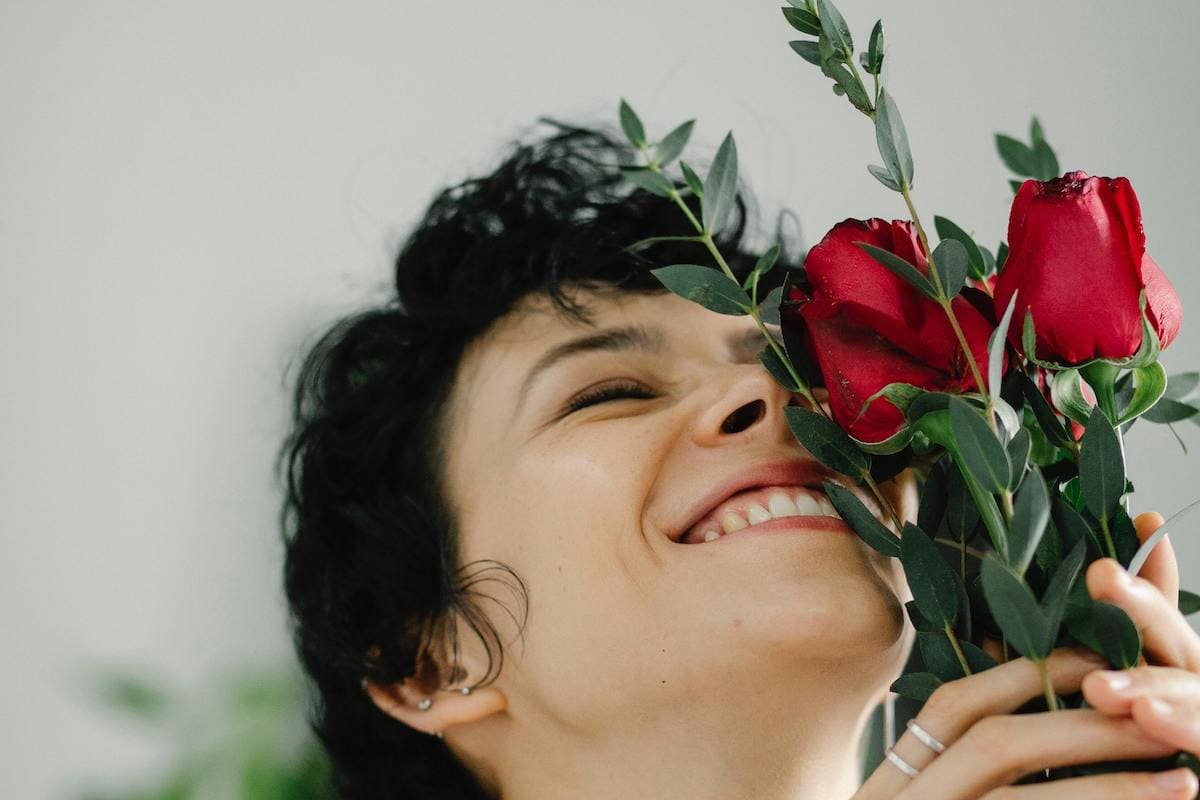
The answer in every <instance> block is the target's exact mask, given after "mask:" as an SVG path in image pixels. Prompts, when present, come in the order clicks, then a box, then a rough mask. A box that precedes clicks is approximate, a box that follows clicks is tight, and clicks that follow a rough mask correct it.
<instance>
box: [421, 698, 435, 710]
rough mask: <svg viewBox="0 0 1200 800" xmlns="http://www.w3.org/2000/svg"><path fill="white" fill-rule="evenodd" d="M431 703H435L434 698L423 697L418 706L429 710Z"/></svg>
mask: <svg viewBox="0 0 1200 800" xmlns="http://www.w3.org/2000/svg"><path fill="white" fill-rule="evenodd" d="M431 705H433V699H432V698H429V697H425V698H422V699H421V702H419V703H417V708H419V709H421V710H422V711H428V710H429V707H430V706H431Z"/></svg>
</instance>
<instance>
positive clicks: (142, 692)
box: [100, 672, 170, 720]
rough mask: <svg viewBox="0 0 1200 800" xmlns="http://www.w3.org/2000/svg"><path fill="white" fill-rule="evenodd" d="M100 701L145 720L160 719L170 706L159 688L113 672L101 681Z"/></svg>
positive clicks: (163, 691) (165, 693)
mask: <svg viewBox="0 0 1200 800" xmlns="http://www.w3.org/2000/svg"><path fill="white" fill-rule="evenodd" d="M100 699H101V700H102V701H103V702H104V703H106V704H108V705H110V706H112V707H114V708H117V709H120V710H121V711H124V712H125V713H127V714H130V715H132V716H135V717H140V718H142V719H145V720H154V719H160V718H161V717H162V716H163V715H164V713H165V712H166V710H167V708H168V706H169V705H170V697H169V696H168V694H167V692H166V691H165V690H164V689H163V688H162V687H161V686H158V685H157V684H155V683H152V682H151V681H149V680H147V679H144V678H139V677H136V676H134V675H129V674H125V673H115V672H114V673H109V674H107V675H105V676H103V678H102V679H101V681H100Z"/></svg>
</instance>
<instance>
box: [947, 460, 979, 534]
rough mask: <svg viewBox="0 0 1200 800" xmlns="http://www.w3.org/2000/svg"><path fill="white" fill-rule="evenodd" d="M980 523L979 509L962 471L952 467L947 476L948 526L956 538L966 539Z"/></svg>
mask: <svg viewBox="0 0 1200 800" xmlns="http://www.w3.org/2000/svg"><path fill="white" fill-rule="evenodd" d="M978 524H979V509H978V508H977V507H976V506H975V500H974V499H973V498H972V497H971V492H970V490H969V489H968V488H967V484H966V481H965V480H964V479H963V476H962V472H960V471H959V470H958V468H956V467H951V468H950V470H949V474H948V475H947V478H946V528H947V529H948V530H949V531H950V533H951V534H953V535H954V537H955V538H957V539H960V540H963V541H966V540H967V539H970V538H971V534H972V533H974V532H975V527H976V526H977V525H978Z"/></svg>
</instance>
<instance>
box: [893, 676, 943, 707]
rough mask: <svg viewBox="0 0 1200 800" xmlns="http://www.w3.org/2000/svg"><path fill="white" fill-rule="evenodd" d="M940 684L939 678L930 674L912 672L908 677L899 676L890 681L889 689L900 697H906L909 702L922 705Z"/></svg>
mask: <svg viewBox="0 0 1200 800" xmlns="http://www.w3.org/2000/svg"><path fill="white" fill-rule="evenodd" d="M942 683H943V681H942V680H941V678H939V677H938V676H936V675H934V674H932V673H929V672H912V673H909V674H908V675H901V676H900V677H899V678H897V679H896V680H894V681H892V685H891V686H890V687H889V688H890V689H891V690H892V691H893V692H895V693H896V694H898V695H900V696H901V697H907V698H908V699H909V700H916V701H917V702H918V703H924V702H925V701H926V700H928V699H929V696H930V695H931V694H933V693H934V692H935V691H936V690H937V688H938V687H939V686H941V685H942Z"/></svg>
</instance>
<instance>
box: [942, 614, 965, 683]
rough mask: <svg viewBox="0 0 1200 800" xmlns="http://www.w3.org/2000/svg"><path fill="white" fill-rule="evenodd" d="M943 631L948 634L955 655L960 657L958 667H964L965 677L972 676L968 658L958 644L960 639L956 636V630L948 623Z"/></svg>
mask: <svg viewBox="0 0 1200 800" xmlns="http://www.w3.org/2000/svg"><path fill="white" fill-rule="evenodd" d="M942 630H944V631H945V632H946V638H947V639H949V640H950V646H951V647H953V648H954V655H955V656H957V657H958V665H959V666H960V667H962V671H963V675H971V674H972V673H971V667H970V666H969V665H968V664H967V657H966V655H965V654H964V653H963V651H962V647H961V646H960V645H959V644H958V637H957V636H955V635H954V629H953V628H951V627H950V623H949V622H947V623H945V625H943V627H942Z"/></svg>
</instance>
